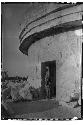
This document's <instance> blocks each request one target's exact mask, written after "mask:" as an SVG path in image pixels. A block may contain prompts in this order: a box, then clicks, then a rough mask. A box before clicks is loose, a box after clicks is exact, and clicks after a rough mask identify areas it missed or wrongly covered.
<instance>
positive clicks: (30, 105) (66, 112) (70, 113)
mask: <svg viewBox="0 0 83 125" xmlns="http://www.w3.org/2000/svg"><path fill="white" fill-rule="evenodd" d="M7 105H8V107H11V109H12V110H13V111H14V116H15V118H25V119H32V118H34V119H36V118H40V119H41V118H42V119H52V118H54V119H69V118H74V117H77V118H80V117H81V106H79V107H77V108H72V107H71V106H69V105H68V104H66V103H61V104H59V103H58V101H56V100H55V99H44V100H39V101H32V102H28V101H25V102H13V103H12V102H7Z"/></svg>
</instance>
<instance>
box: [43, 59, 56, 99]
mask: <svg viewBox="0 0 83 125" xmlns="http://www.w3.org/2000/svg"><path fill="white" fill-rule="evenodd" d="M47 67H48V68H49V79H50V98H53V97H56V61H55V60H54V61H47V62H42V63H41V90H42V97H43V98H46V89H45V84H46V83H45V82H46V81H45V75H46V70H47V69H46V68H47Z"/></svg>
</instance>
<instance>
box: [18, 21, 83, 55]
mask: <svg viewBox="0 0 83 125" xmlns="http://www.w3.org/2000/svg"><path fill="white" fill-rule="evenodd" d="M80 28H82V20H81V19H80V20H75V21H70V22H67V23H63V24H59V25H57V26H55V27H54V26H53V27H51V28H48V29H46V30H43V31H40V32H35V33H34V34H32V35H30V36H28V37H25V38H24V39H23V40H22V43H21V45H20V47H19V49H20V51H21V52H22V53H23V54H25V55H28V49H29V47H30V46H31V45H32V44H33V43H34V42H36V41H38V40H40V39H42V38H44V37H47V36H52V35H56V34H59V33H63V32H67V31H72V30H75V29H80Z"/></svg>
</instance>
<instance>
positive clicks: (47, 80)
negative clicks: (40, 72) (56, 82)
mask: <svg viewBox="0 0 83 125" xmlns="http://www.w3.org/2000/svg"><path fill="white" fill-rule="evenodd" d="M50 84H51V83H50V73H49V67H48V66H47V67H46V75H45V90H46V97H47V98H50Z"/></svg>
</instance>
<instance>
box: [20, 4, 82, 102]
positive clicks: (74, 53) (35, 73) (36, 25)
mask: <svg viewBox="0 0 83 125" xmlns="http://www.w3.org/2000/svg"><path fill="white" fill-rule="evenodd" d="M32 6H33V10H34V11H33V10H32V11H31V13H30V15H28V14H29V13H27V14H26V20H27V17H28V20H27V23H26V28H25V31H24V32H23V35H24V34H25V33H26V35H25V36H24V37H23V39H25V38H26V37H28V36H30V35H31V34H34V33H38V32H40V31H44V30H45V29H48V28H49V29H50V27H54V26H59V24H60V25H61V24H64V23H67V22H72V21H76V20H81V19H82V12H81V11H82V6H83V5H80V6H77V5H76V6H74V7H70V8H66V9H63V10H60V11H57V12H54V13H51V14H48V15H47V16H44V17H43V18H41V19H39V20H36V21H34V20H35V19H37V18H38V17H39V16H40V17H41V16H42V15H43V14H46V13H48V12H50V11H52V10H53V9H57V8H58V7H61V6H62V5H61V6H58V5H56V6H55V5H54V4H52V5H51V4H49V5H48V4H45V5H42V4H39V6H38V4H36V5H31V7H32ZM37 6H38V8H40V9H39V11H38V12H37V10H38V8H37ZM52 7H53V8H52ZM51 19H52V20H51ZM49 20H50V21H49ZM31 21H32V23H30V22H31ZM28 23H30V24H29V25H27V24H28ZM42 23H43V24H42ZM61 29H63V28H62V27H61ZM28 31H29V32H28ZM55 32H56V31H55ZM55 34H56V33H55ZM30 40H31V39H30ZM21 42H22V41H21ZM28 42H29V41H27V40H26V44H27V43H28ZM33 42H34V40H33ZM81 45H82V39H81V37H80V35H78V34H77V33H76V30H75V29H72V30H70V31H66V30H65V32H63V33H59V34H57V35H52V36H50V35H49V36H48V37H44V38H42V39H40V40H37V41H36V42H35V43H33V44H32V45H31V46H30V48H29V50H27V53H28V61H29V63H30V65H29V66H28V76H29V83H31V85H32V86H34V87H36V88H38V87H40V86H41V84H40V83H41V63H42V62H46V61H53V60H56V99H58V100H62V101H66V102H67V101H69V100H70V97H71V95H72V93H80V89H79V88H80V82H81V48H82V46H81Z"/></svg>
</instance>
